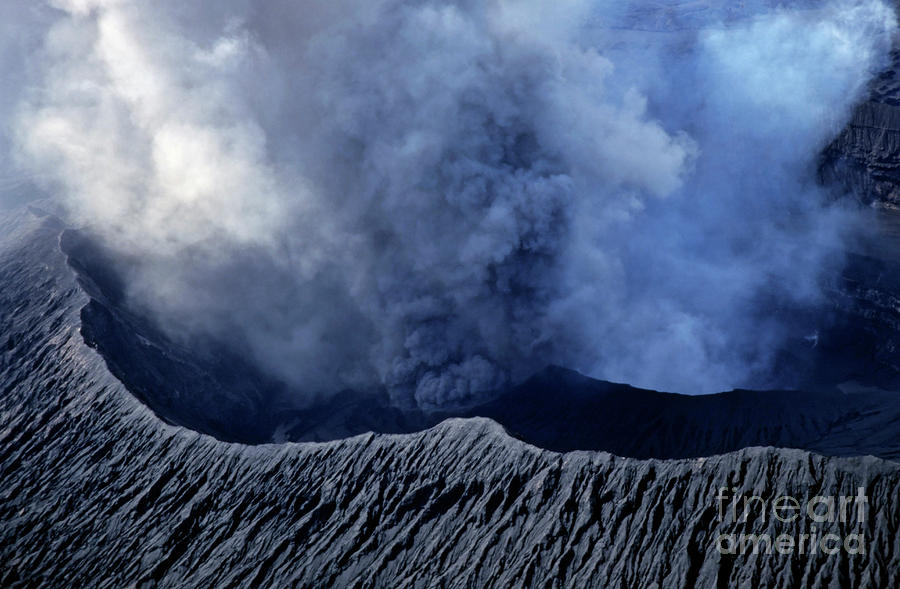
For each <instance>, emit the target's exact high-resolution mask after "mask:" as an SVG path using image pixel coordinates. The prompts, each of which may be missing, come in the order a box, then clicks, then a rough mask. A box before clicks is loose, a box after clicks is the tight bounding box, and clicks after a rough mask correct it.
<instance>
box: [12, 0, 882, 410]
mask: <svg viewBox="0 0 900 589" xmlns="http://www.w3.org/2000/svg"><path fill="white" fill-rule="evenodd" d="M736 4H737V3H732V2H729V1H727V0H722V1H721V2H716V1H713V0H711V1H710V2H703V3H692V6H693V8H694V9H699V10H693V9H692V10H682V9H680V8H679V6H678V3H677V2H662V3H660V2H654V3H652V4H651V3H647V2H638V1H635V2H630V3H629V2H602V1H598V0H595V1H587V0H583V1H582V0H570V1H565V2H538V1H536V0H519V1H515V0H488V1H478V2H475V1H470V0H337V1H334V2H328V3H323V2H313V1H311V0H293V1H290V2H288V1H278V2H275V1H273V2H250V1H249V0H226V1H221V0H216V1H212V0H209V1H197V2H190V3H185V2H183V1H182V0H177V1H176V0H157V1H154V2H143V1H138V0H57V1H56V2H55V3H54V6H55V10H53V11H52V18H49V19H47V20H48V21H49V22H50V23H51V24H50V25H48V26H47V27H46V30H45V31H42V34H43V35H44V37H43V38H44V41H43V44H42V46H41V49H40V52H39V53H37V54H32V57H31V61H30V66H31V68H32V69H33V70H35V71H36V72H37V73H36V74H35V75H34V76H33V78H34V80H32V81H31V82H30V83H29V84H27V85H26V87H25V88H24V89H23V92H22V93H21V94H20V96H19V101H18V103H17V106H16V107H15V108H10V109H9V111H8V112H10V113H12V119H11V120H12V121H13V124H14V129H15V137H14V138H15V145H16V146H17V147H16V152H17V157H18V159H19V161H20V162H21V163H22V165H23V166H24V168H25V169H26V170H28V171H29V172H30V173H31V174H35V175H36V176H38V177H40V178H42V179H43V180H42V181H43V186H44V188H45V189H47V190H49V191H51V192H53V193H55V194H60V195H63V196H64V197H65V202H66V204H67V206H68V208H69V210H70V211H71V215H72V216H73V218H74V219H76V220H78V221H79V222H82V223H85V224H89V225H90V226H91V227H92V228H93V229H94V230H95V231H98V232H99V233H100V234H101V235H103V236H104V237H105V238H106V240H107V241H108V242H109V243H110V244H111V245H112V246H113V247H115V248H118V249H120V250H122V251H123V252H125V253H127V254H130V255H132V256H135V257H136V258H137V259H139V260H140V263H139V264H138V265H136V266H135V268H134V269H133V275H131V276H130V284H131V285H132V290H131V292H130V293H129V294H130V296H131V298H132V300H133V302H134V304H136V305H139V306H142V307H144V308H146V309H147V310H149V311H151V312H153V313H155V314H156V316H157V317H159V319H160V321H161V323H162V324H163V325H164V326H165V327H166V328H167V329H168V330H169V332H170V333H172V334H173V335H174V336H176V337H184V338H190V337H194V336H196V335H203V336H213V337H216V338H220V339H223V340H226V341H229V342H232V344H233V345H235V346H237V347H239V348H240V349H242V350H244V351H246V352H247V353H248V354H249V355H251V356H252V358H254V359H255V361H256V362H257V363H258V364H259V365H260V366H262V367H264V368H265V369H266V370H268V371H269V372H271V373H272V374H274V375H277V376H278V377H280V378H283V379H285V380H286V381H288V382H290V383H292V385H294V388H295V389H296V390H298V391H301V392H302V393H303V394H308V395H313V394H327V393H329V392H331V391H336V390H340V389H342V388H346V387H353V388H367V387H377V386H386V387H387V388H388V390H390V391H391V393H392V394H393V396H394V398H395V399H396V400H397V401H398V402H400V403H408V402H413V401H415V402H417V403H418V404H419V405H420V406H423V407H433V406H439V405H444V404H447V403H455V402H462V401H466V400H470V399H472V398H473V397H477V396H478V395H481V394H484V393H486V392H489V391H494V390H497V389H499V388H501V387H503V386H505V385H506V384H507V383H509V382H510V381H513V380H517V379H519V378H522V377H524V376H527V375H528V374H529V373H531V372H533V371H534V370H536V369H538V368H540V367H541V366H543V365H545V364H548V363H551V362H555V363H560V364H564V365H566V366H570V367H572V368H576V369H579V370H582V371H584V372H586V373H589V374H591V375H594V376H597V377H602V378H606V379H611V380H619V381H627V382H630V383H634V384H637V385H642V386H649V387H654V388H660V389H668V390H679V391H685V392H708V391H714V390H720V389H726V388H729V387H732V386H736V385H745V384H747V383H750V382H754V381H755V379H759V378H760V375H765V374H766V373H767V371H768V370H769V368H770V367H771V363H772V361H773V357H774V353H775V351H776V350H777V349H778V347H779V345H781V344H782V343H783V342H784V341H786V340H787V339H790V338H802V337H803V336H805V335H807V333H799V332H796V329H794V327H793V326H792V325H791V324H790V323H789V322H787V321H785V320H784V313H785V310H786V309H792V308H802V307H804V306H810V305H815V304H817V303H818V301H819V298H820V290H819V283H820V278H821V276H822V274H823V272H826V271H828V270H829V269H831V268H832V267H833V266H835V265H839V264H840V263H841V260H840V256H839V254H838V253H837V252H839V251H840V244H841V240H842V239H843V235H844V233H845V232H846V231H847V230H848V228H850V227H852V224H853V221H852V212H850V211H848V210H845V209H844V208H842V207H840V206H838V205H837V204H835V203H829V200H828V199H827V198H826V196H825V195H824V194H823V191H822V190H821V189H820V188H819V187H818V186H817V184H816V182H815V167H816V162H817V157H818V154H819V152H820V151H821V149H822V148H823V147H824V146H825V144H826V143H827V142H828V141H829V139H830V138H831V137H833V136H834V135H835V134H836V133H837V132H838V131H839V130H840V128H841V126H842V125H843V123H844V122H845V121H846V120H847V118H848V116H849V114H850V110H851V109H852V107H853V105H854V103H855V102H856V101H858V100H859V99H860V98H861V97H862V96H863V93H864V92H865V87H866V83H867V81H868V80H869V78H870V77H871V76H872V74H873V73H874V72H875V71H877V69H878V68H880V67H882V66H883V65H884V63H885V59H886V57H887V54H888V51H889V48H890V44H891V37H892V35H893V33H894V29H895V27H896V22H895V18H894V13H893V10H892V9H891V8H889V7H888V6H886V5H885V4H884V3H882V2H881V1H879V0H832V1H829V2H794V3H790V5H789V6H787V7H784V6H780V5H782V4H787V3H784V2H774V1H771V2H763V1H761V0H760V1H757V2H744V3H741V6H740V7H738V6H736ZM776 5H779V7H776Z"/></svg>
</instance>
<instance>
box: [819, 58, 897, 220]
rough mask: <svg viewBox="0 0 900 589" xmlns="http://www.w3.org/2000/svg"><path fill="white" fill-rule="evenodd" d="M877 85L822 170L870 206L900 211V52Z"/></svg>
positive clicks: (826, 157) (830, 148)
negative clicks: (899, 72)
mask: <svg viewBox="0 0 900 589" xmlns="http://www.w3.org/2000/svg"><path fill="white" fill-rule="evenodd" d="M891 59H892V64H891V66H890V67H889V68H888V69H886V70H885V71H884V72H882V73H881V75H880V76H879V77H878V78H877V79H876V80H875V81H874V82H873V83H872V86H871V93H870V96H869V99H868V100H867V101H865V102H863V103H862V104H860V105H859V106H858V107H857V108H856V110H855V111H854V113H853V116H852V118H851V120H850V122H849V123H848V125H847V126H846V127H845V128H844V130H843V131H842V132H841V133H840V134H839V135H838V137H837V138H835V140H834V141H832V143H831V144H830V145H829V146H828V147H827V148H826V149H825V151H824V153H823V158H822V165H821V168H820V172H821V175H822V177H823V179H824V180H825V181H826V182H835V183H837V185H839V186H842V187H843V188H844V189H845V190H848V191H850V192H851V193H853V194H854V195H855V196H856V197H857V198H858V199H860V200H861V201H862V202H864V203H866V204H873V205H877V206H886V207H891V208H895V207H897V206H900V80H898V79H897V71H898V70H900V50H895V51H893V52H892V54H891Z"/></svg>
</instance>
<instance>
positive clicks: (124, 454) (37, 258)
mask: <svg viewBox="0 0 900 589" xmlns="http://www.w3.org/2000/svg"><path fill="white" fill-rule="evenodd" d="M0 230H2V231H0V236H2V237H0V241H2V243H0V252H2V253H0V285H2V290H0V334H2V335H0V338H2V339H0V383H2V390H0V416H2V420H0V586H3V587H20V586H45V587H52V586H82V587H88V586H97V587H118V586H128V585H132V586H168V587H174V586H234V585H246V586H300V587H322V586H335V587H468V586H478V587H489V586H494V587H510V586H541V587H573V586H578V587H591V586H595V587H634V586H644V587H694V586H702V587H711V586H749V585H753V586H803V587H847V586H860V587H864V586H867V587H890V586H896V585H897V584H898V583H900V495H898V493H897V489H898V488H900V465H897V464H896V463H893V462H886V461H883V460H880V459H876V458H872V457H868V458H866V457H857V458H825V457H821V456H817V455H813V454H810V453H808V452H805V451H800V450H777V449H774V448H753V449H747V450H742V451H739V452H736V453H732V454H727V455H722V456H715V457H710V458H701V459H690V460H672V461H657V460H648V461H638V460H631V459H623V458H617V457H615V456H613V455H610V454H606V453H591V452H574V453H569V454H558V453H554V452H551V451H547V450H542V449H539V448H536V447H534V446H530V445H527V444H525V443H523V442H520V441H518V440H515V439H513V438H512V437H510V436H508V435H507V434H506V433H505V432H504V431H503V429H502V428H501V427H500V426H498V425H497V424H496V423H494V422H492V421H489V420H485V419H470V420H461V419H457V420H450V421H447V422H444V423H442V424H440V425H439V426H437V427H435V428H432V429H430V430H427V431H424V432H421V433H417V434H408V435H396V436H391V435H375V434H368V435H363V436H358V437H354V438H350V439H346V440H341V441H336V442H330V443H324V444H284V445H262V446H244V445H240V444H229V443H224V442H220V441H217V440H215V439H213V438H211V437H209V436H205V435H201V434H198V433H196V432H192V431H189V430H185V429H183V428H178V427H173V426H169V425H166V424H165V423H163V422H161V421H160V420H159V419H157V418H156V417H155V416H154V414H153V413H152V412H151V411H149V410H148V409H147V408H146V407H145V406H144V405H142V404H141V403H140V402H138V401H137V400H136V399H135V398H134V397H132V396H131V395H130V394H128V392H127V391H126V390H125V389H124V388H123V386H122V385H121V384H120V383H119V382H118V381H117V380H116V379H115V378H114V377H113V376H112V375H111V374H110V373H109V371H108V370H107V369H106V366H105V363H104V361H103V358H102V357H100V355H99V354H97V353H96V352H95V351H93V350H91V349H90V348H89V347H88V346H86V345H85V343H84V341H83V339H82V337H81V334H80V333H79V313H80V310H81V308H82V307H83V306H84V305H85V304H86V303H87V302H88V299H87V297H86V295H85V294H84V292H83V291H82V290H81V289H80V288H79V287H78V286H77V284H76V282H75V279H74V276H73V274H72V273H71V271H70V270H69V269H68V268H67V266H66V264H65V260H64V258H63V256H62V255H61V254H60V252H59V251H58V246H57V240H58V236H59V234H60V232H61V231H62V227H61V226H60V224H59V223H58V221H55V220H54V219H53V218H51V217H38V216H35V215H33V214H29V213H20V214H19V215H18V216H17V218H14V219H2V220H0ZM723 487H725V488H729V489H733V490H735V491H733V492H734V493H736V494H737V493H743V494H747V495H749V494H753V495H757V496H760V497H761V498H763V499H764V500H765V501H770V502H771V501H773V500H774V499H775V498H776V497H778V496H780V495H791V496H795V497H798V498H800V499H805V498H809V497H811V496H812V495H848V496H849V495H855V494H856V493H857V492H858V489H859V488H860V487H861V488H862V489H863V492H864V494H865V496H866V498H867V500H868V510H867V511H866V513H865V514H864V518H863V521H861V522H860V521H855V520H852V521H848V522H846V523H840V522H837V523H834V524H814V523H811V521H810V519H809V518H801V519H800V520H799V521H797V522H796V523H792V524H781V523H780V522H777V521H776V520H775V519H774V518H772V517H771V516H769V517H766V518H763V517H762V515H761V513H755V512H751V517H750V518H749V520H748V521H747V522H742V521H737V522H735V521H731V520H730V519H728V517H727V516H726V517H725V518H724V519H723V518H722V517H721V512H720V502H719V501H718V499H717V497H718V494H719V493H720V489H721V488H723ZM813 526H818V528H817V530H816V533H818V534H819V535H822V534H824V533H829V532H834V533H835V534H838V535H839V536H840V537H842V538H843V537H847V536H848V535H849V534H851V533H859V534H862V536H863V537H864V539H865V550H866V554H864V555H862V554H849V553H848V552H846V551H845V550H840V551H839V552H838V553H837V554H834V555H828V554H824V553H823V552H822V551H821V550H819V551H818V552H817V553H816V554H815V555H812V554H808V553H807V554H804V555H799V554H796V553H795V554H793V555H792V556H785V555H780V554H777V553H773V554H765V553H763V554H735V555H731V554H725V555H723V554H721V553H720V552H719V550H718V549H717V542H718V539H719V536H720V535H721V534H729V533H735V534H741V533H744V534H746V533H750V532H753V533H769V534H770V535H775V534H780V533H786V534H789V535H791V536H798V537H799V536H800V535H802V534H804V533H806V534H810V533H812V528H813ZM763 546H765V544H763ZM763 552H765V550H763Z"/></svg>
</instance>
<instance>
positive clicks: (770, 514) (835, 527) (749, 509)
mask: <svg viewBox="0 0 900 589" xmlns="http://www.w3.org/2000/svg"><path fill="white" fill-rule="evenodd" d="M717 503H718V513H719V522H721V523H732V524H736V523H746V522H747V521H748V519H750V518H752V519H754V520H755V519H757V518H761V522H762V523H763V524H765V525H766V527H768V528H770V529H772V528H786V527H788V526H787V524H790V526H789V527H790V528H792V529H793V530H794V532H793V533H788V532H781V533H778V532H776V533H763V534H753V533H749V532H737V533H727V534H725V533H723V534H719V535H718V537H717V538H716V549H717V550H718V551H719V553H720V554H723V555H724V554H773V553H774V554H782V555H794V554H797V555H802V554H805V555H816V554H825V555H833V554H837V553H838V552H840V551H841V550H843V551H845V552H846V553H848V554H865V553H866V538H865V534H864V533H863V528H864V526H865V523H866V509H867V508H868V507H869V499H868V497H867V496H866V494H865V489H864V488H863V487H859V488H858V489H857V493H856V495H855V496H843V495H838V496H834V495H817V496H815V497H812V498H809V499H804V500H798V499H797V498H796V497H793V496H791V495H781V496H778V497H775V498H773V499H771V500H769V499H764V498H763V497H759V496H757V495H745V494H743V493H738V490H737V489H736V488H728V487H722V488H720V489H719V493H718V496H717Z"/></svg>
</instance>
